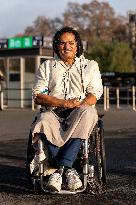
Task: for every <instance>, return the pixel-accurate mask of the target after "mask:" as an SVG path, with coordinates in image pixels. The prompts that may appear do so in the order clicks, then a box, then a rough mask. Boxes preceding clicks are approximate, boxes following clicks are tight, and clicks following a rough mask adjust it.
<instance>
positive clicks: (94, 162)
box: [26, 115, 107, 194]
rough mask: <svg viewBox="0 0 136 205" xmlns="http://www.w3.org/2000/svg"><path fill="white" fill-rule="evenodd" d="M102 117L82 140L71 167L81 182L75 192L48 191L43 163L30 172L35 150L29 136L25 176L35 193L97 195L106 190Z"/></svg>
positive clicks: (63, 190) (99, 116) (41, 145)
mask: <svg viewBox="0 0 136 205" xmlns="http://www.w3.org/2000/svg"><path fill="white" fill-rule="evenodd" d="M102 117H103V115H98V122H97V124H96V125H95V127H94V128H93V131H92V133H91V135H90V137H89V139H87V140H83V143H82V146H81V148H80V151H79V153H78V156H77V159H76V160H75V162H74V165H73V167H74V168H75V169H76V170H77V172H78V174H79V175H80V179H81V180H82V183H83V186H82V188H80V189H78V190H76V191H69V190H67V189H66V188H65V187H64V188H63V189H62V190H61V191H60V192H55V191H50V190H48V189H47V181H48V179H49V176H48V175H46V176H45V171H46V170H45V169H46V167H45V166H44V161H42V162H40V163H39V166H38V170H34V171H33V173H31V172H30V164H31V162H32V160H33V159H34V156H35V150H34V148H33V146H32V134H31V132H30V134H29V140H28V146H27V158H26V174H27V179H28V181H29V184H30V185H31V186H32V188H33V189H34V191H36V192H41V191H42V192H44V193H52V194H55V193H57V194H76V193H80V192H87V193H91V194H99V193H102V192H103V191H105V190H106V182H107V180H106V156H105V145H104V126H103V120H102ZM39 147H40V149H44V142H43V140H39Z"/></svg>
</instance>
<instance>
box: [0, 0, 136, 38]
mask: <svg viewBox="0 0 136 205" xmlns="http://www.w3.org/2000/svg"><path fill="white" fill-rule="evenodd" d="M90 1H91V0H54V1H53V0H8V1H6V0H5V1H3V0H0V38H2V37H11V36H13V35H15V34H17V33H22V32H23V31H24V29H25V28H26V27H27V26H30V25H32V24H33V21H34V20H35V19H36V18H37V16H41V15H44V16H46V17H49V18H54V17H57V16H59V17H60V16H61V15H62V13H64V11H65V9H66V6H67V3H68V2H78V3H80V4H82V3H85V2H87V3H88V2H90ZM100 1H102V0H100ZM103 1H106V2H108V3H109V4H110V5H111V6H112V7H113V9H114V11H115V12H116V14H121V15H124V16H127V11H130V10H132V11H136V0H103Z"/></svg>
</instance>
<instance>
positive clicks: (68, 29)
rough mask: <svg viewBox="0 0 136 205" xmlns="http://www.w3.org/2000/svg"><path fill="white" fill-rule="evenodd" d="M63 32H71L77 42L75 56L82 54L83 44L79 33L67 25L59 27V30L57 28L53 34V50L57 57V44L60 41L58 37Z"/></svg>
mask: <svg viewBox="0 0 136 205" xmlns="http://www.w3.org/2000/svg"><path fill="white" fill-rule="evenodd" d="M64 33H73V34H74V36H75V40H76V42H77V53H76V56H77V57H80V56H81V55H82V54H83V44H82V40H81V38H80V34H79V33H78V32H77V31H76V30H75V29H73V28H72V27H68V26H66V27H63V28H61V29H60V30H58V31H57V32H56V33H55V35H54V37H53V51H54V52H55V53H56V54H57V56H58V57H60V54H59V50H58V45H59V42H60V37H61V35H62V34H64Z"/></svg>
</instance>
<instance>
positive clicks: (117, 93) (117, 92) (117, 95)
mask: <svg viewBox="0 0 136 205" xmlns="http://www.w3.org/2000/svg"><path fill="white" fill-rule="evenodd" d="M116 97H117V109H119V108H120V106H119V88H117V89H116Z"/></svg>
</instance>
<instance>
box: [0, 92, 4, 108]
mask: <svg viewBox="0 0 136 205" xmlns="http://www.w3.org/2000/svg"><path fill="white" fill-rule="evenodd" d="M0 109H1V110H4V100H3V92H2V91H0Z"/></svg>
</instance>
